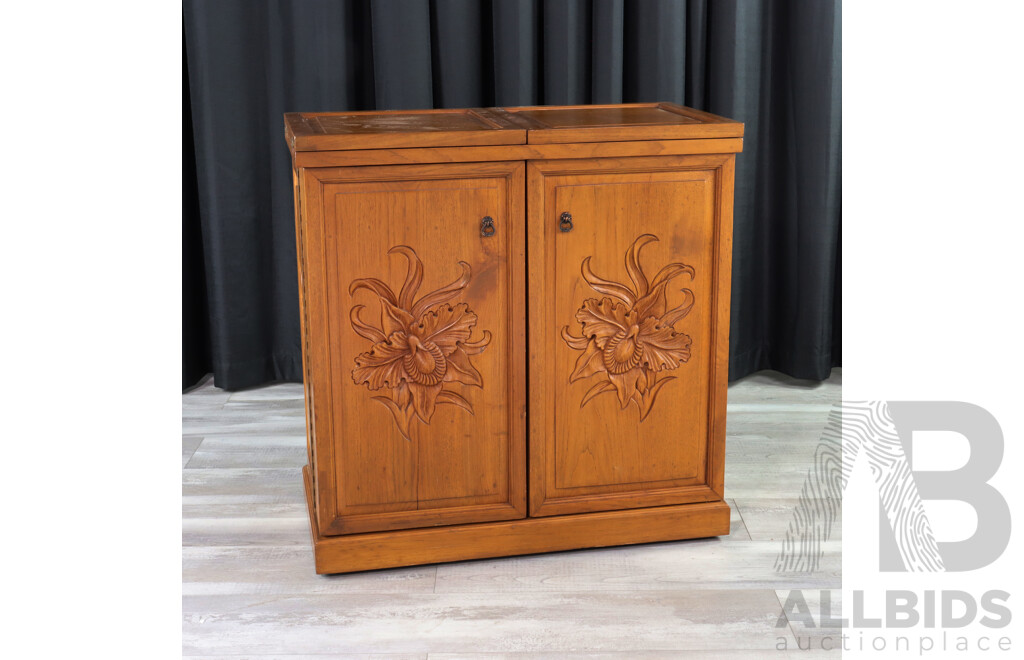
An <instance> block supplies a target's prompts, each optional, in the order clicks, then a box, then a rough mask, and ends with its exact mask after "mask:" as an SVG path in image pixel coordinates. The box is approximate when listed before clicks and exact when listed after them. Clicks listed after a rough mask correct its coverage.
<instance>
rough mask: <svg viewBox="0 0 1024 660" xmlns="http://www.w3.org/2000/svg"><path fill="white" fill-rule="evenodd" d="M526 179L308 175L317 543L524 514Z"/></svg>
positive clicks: (515, 174)
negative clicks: (335, 536)
mask: <svg viewBox="0 0 1024 660" xmlns="http://www.w3.org/2000/svg"><path fill="white" fill-rule="evenodd" d="M524 171H525V164H524V163H522V162H498V163H472V164H442V165H409V166H405V165H397V166H387V167H347V168H307V169H304V170H302V171H301V174H300V183H301V188H300V198H301V199H300V203H301V211H300V214H299V216H300V219H299V241H300V250H299V255H300V256H299V259H300V271H301V273H302V277H301V278H300V281H301V286H302V288H303V291H302V298H303V309H304V315H305V318H304V323H303V327H304V332H305V335H306V336H305V338H304V349H305V351H306V362H307V364H308V376H307V378H308V379H309V380H310V381H311V382H310V383H308V385H309V386H310V387H308V388H307V392H308V394H307V396H309V397H310V398H311V400H312V405H311V406H309V407H308V408H309V414H311V415H312V417H313V424H312V425H311V426H312V429H311V443H312V450H313V462H314V465H313V466H312V473H313V478H314V492H315V497H316V513H317V522H318V525H319V527H320V532H321V534H325V535H331V534H347V533H359V532H372V531H379V530H391V529H403V528H413V527H429V526H435V525H449V524H459V523H471V522H481V521H490V520H507V519H513V518H522V517H523V516H524V515H525V512H526V430H525V417H526V410H525V408H526V406H525V394H524V391H525V375H526V374H525V368H526V365H525V362H526V346H525V332H526V330H525V325H526V321H525V304H526V301H525V293H524V289H525V286H524V283H525V275H524V267H525V254H524V242H525V237H524V215H525V212H524V208H523V204H524V202H523V200H524V197H525V191H524Z"/></svg>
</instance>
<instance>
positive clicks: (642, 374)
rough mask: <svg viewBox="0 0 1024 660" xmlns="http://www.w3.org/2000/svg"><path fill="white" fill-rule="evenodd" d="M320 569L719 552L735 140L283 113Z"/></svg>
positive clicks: (551, 110) (661, 117) (608, 116)
mask: <svg viewBox="0 0 1024 660" xmlns="http://www.w3.org/2000/svg"><path fill="white" fill-rule="evenodd" d="M285 127H286V137H287V139H288V142H289V146H290V148H291V151H292V157H293V165H294V173H295V187H296V191H295V192H296V196H295V200H296V238H297V244H298V262H299V287H300V298H301V301H302V307H301V317H302V338H303V363H304V364H303V368H304V372H305V378H304V381H305V388H306V415H307V427H308V434H309V466H308V467H307V468H306V470H305V480H306V493H307V500H308V502H309V509H310V523H311V529H312V536H313V545H314V551H315V556H316V567H317V571H318V572H320V573H334V572H345V571H353V570H363V569H371V568H382V567H387V566H398V565H410V564H419V563H432V562H438V561H451V560H458V559H470V558H479V557H493V556H502V555H511V554H521V553H531V552H544V551H550V550H564V549H570V548H581V547H595V546H602V545H615V544H623V543H640V542H647V541H657V540H669V539H683V538H695V537H701V536H712V535H721V534H727V533H728V531H729V509H728V506H727V505H726V504H725V502H724V500H723V464H724V457H725V403H726V400H725V399H726V377H727V372H728V336H729V277H730V265H731V253H732V249H731V224H732V185H733V171H734V169H733V168H734V162H735V154H736V153H737V152H738V151H740V149H741V146H742V142H741V136H742V128H743V127H742V124H739V123H737V122H733V121H730V120H727V119H723V118H721V117H716V116H713V115H708V114H706V113H702V112H698V111H695V110H691V109H689V108H683V107H680V106H675V105H672V104H637V105H628V106H604V107H602V106H579V107H569V108H556V107H536V108H489V109H473V110H433V111H418V112H390V113H317V114H288V115H286V116H285Z"/></svg>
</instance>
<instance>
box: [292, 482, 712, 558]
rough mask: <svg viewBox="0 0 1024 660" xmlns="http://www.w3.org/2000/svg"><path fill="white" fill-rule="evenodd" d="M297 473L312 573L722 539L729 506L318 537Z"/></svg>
mask: <svg viewBox="0 0 1024 660" xmlns="http://www.w3.org/2000/svg"><path fill="white" fill-rule="evenodd" d="M302 474H303V480H304V482H305V485H306V502H307V504H308V509H309V530H310V537H311V539H312V542H313V554H314V561H315V565H316V572H317V573H320V574H331V573H351V572H353V571H369V570H375V569H379V568H392V567H395V566H416V565H419V564H436V563H440V562H449V561H462V560H466V559H484V558H487V557H507V556H509V555H528V554H536V553H540V552H556V551H559V550H573V549H578V548H601V547H607V546H611V545H630V544H635V543H653V542H655V541H677V540H683V539H694V538H703V537H707V536H727V535H728V534H729V517H730V510H729V505H728V504H726V503H725V502H706V503H700V504H687V505H682V506H659V507H653V508H649V509H632V510H628V511H605V512H601V513H588V514H583V515H571V516H552V517H546V518H525V519H523V520H508V521H504V522H492V523H477V524H474V525H451V526H447V527H431V528H426V529H410V530H404V531H396V532H376V533H373V534H351V535H345V536H323V535H322V534H321V533H320V530H319V528H318V527H317V520H316V515H315V513H314V511H313V506H312V501H313V492H312V488H313V483H312V479H311V478H310V470H309V467H308V466H307V467H305V468H303V470H302Z"/></svg>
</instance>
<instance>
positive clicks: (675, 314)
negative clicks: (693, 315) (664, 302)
mask: <svg viewBox="0 0 1024 660" xmlns="http://www.w3.org/2000/svg"><path fill="white" fill-rule="evenodd" d="M682 292H683V295H684V296H685V300H684V302H683V304H682V305H680V306H679V307H675V308H673V309H670V310H668V311H667V312H665V315H664V316H662V317H661V323H662V325H668V326H672V325H675V324H676V322H677V321H680V320H682V319H683V318H684V317H685V316H686V315H687V314H689V313H690V310H691V309H693V301H694V298H693V291H690V290H689V289H682Z"/></svg>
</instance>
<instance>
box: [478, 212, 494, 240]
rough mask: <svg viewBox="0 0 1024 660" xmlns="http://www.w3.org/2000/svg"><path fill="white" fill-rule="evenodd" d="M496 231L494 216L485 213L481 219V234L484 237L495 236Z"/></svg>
mask: <svg viewBox="0 0 1024 660" xmlns="http://www.w3.org/2000/svg"><path fill="white" fill-rule="evenodd" d="M495 231H497V229H496V228H495V226H494V218H492V217H491V216H489V215H485V216H484V217H483V219H482V220H481V221H480V235H481V236H483V237H484V238H488V237H490V236H494V232H495Z"/></svg>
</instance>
